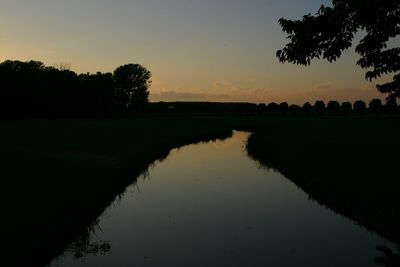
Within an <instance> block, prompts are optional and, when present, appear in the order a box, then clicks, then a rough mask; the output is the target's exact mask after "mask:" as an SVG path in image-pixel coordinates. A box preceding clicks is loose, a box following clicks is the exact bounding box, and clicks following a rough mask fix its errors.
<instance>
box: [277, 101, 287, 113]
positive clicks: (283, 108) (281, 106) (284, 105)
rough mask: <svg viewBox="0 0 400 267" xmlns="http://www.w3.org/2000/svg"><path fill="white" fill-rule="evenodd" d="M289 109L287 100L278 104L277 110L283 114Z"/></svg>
mask: <svg viewBox="0 0 400 267" xmlns="http://www.w3.org/2000/svg"><path fill="white" fill-rule="evenodd" d="M288 110H289V104H288V103H287V102H282V103H280V104H279V112H280V113H281V114H282V115H285V114H286V113H287V112H288Z"/></svg>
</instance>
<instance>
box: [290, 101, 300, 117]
mask: <svg viewBox="0 0 400 267" xmlns="http://www.w3.org/2000/svg"><path fill="white" fill-rule="evenodd" d="M289 111H290V113H291V114H293V115H294V116H296V115H297V113H298V112H299V111H300V107H299V106H298V105H296V104H292V105H290V106H289Z"/></svg>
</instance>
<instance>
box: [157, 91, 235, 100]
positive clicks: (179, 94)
mask: <svg viewBox="0 0 400 267" xmlns="http://www.w3.org/2000/svg"><path fill="white" fill-rule="evenodd" d="M227 98H229V95H228V94H210V93H203V92H188V91H175V90H164V91H160V92H158V93H151V94H150V100H151V101H222V100H224V99H227Z"/></svg>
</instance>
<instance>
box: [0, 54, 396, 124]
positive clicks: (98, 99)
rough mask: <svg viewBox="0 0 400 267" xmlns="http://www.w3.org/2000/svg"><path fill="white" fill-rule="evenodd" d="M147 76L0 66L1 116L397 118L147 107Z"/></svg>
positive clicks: (215, 106) (294, 109) (355, 109)
mask: <svg viewBox="0 0 400 267" xmlns="http://www.w3.org/2000/svg"><path fill="white" fill-rule="evenodd" d="M150 78H151V72H150V71H149V70H147V69H146V68H145V67H143V66H141V65H139V64H126V65H123V66H120V67H118V68H117V69H115V71H114V72H113V73H101V72H97V73H95V74H91V73H86V74H77V73H75V72H73V71H71V70H69V69H68V68H64V67H59V68H56V67H49V66H45V65H44V64H43V63H42V62H39V61H29V62H21V61H11V60H7V61H4V62H2V63H0V116H1V117H32V116H34V117H40V116H49V117H51V116H56V117H60V116H110V115H111V116H120V115H126V114H131V113H134V112H141V113H143V112H147V113H163V114H164V113H166V114H168V113H185V112H186V113H227V114H230V113H234V114H271V115H275V114H280V115H285V114H291V115H306V116H308V115H317V116H320V115H354V114H356V115H364V114H375V115H379V114H388V115H395V114H397V113H399V107H398V105H397V102H396V100H395V98H390V99H389V100H388V101H386V102H385V103H382V101H381V100H380V99H373V100H372V101H370V102H369V103H365V102H363V101H361V100H358V101H355V102H354V103H350V102H343V103H339V102H338V101H329V102H328V103H324V102H323V101H316V102H315V103H313V104H311V103H310V102H306V103H305V104H303V105H296V104H292V105H290V104H288V103H287V102H282V103H274V102H272V103H268V104H264V103H262V104H258V105H257V104H252V103H211V102H159V103H148V101H149V87H150V85H151V81H150Z"/></svg>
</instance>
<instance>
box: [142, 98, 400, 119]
mask: <svg viewBox="0 0 400 267" xmlns="http://www.w3.org/2000/svg"><path fill="white" fill-rule="evenodd" d="M146 110H147V111H148V112H153V113H237V114H268V115H290V116H296V115H305V116H323V115H333V116H335V115H341V116H343V115H345V116H347V115H367V114H372V115H385V114H386V115H395V114H397V113H400V107H399V106H398V105H397V103H396V101H395V100H389V101H387V102H385V103H383V102H382V101H381V100H380V99H373V100H371V101H370V102H369V103H366V102H364V101H362V100H358V101H355V102H354V103H350V102H347V101H346V102H342V103H339V102H338V101H329V102H327V103H325V102H323V101H316V102H315V103H313V104H311V103H310V102H306V103H304V104H303V105H301V106H300V105H296V104H292V105H289V104H288V103H287V102H282V103H275V102H271V103H269V104H264V103H261V104H251V103H215V102H158V103H150V104H149V105H148V107H147V109H146Z"/></svg>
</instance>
